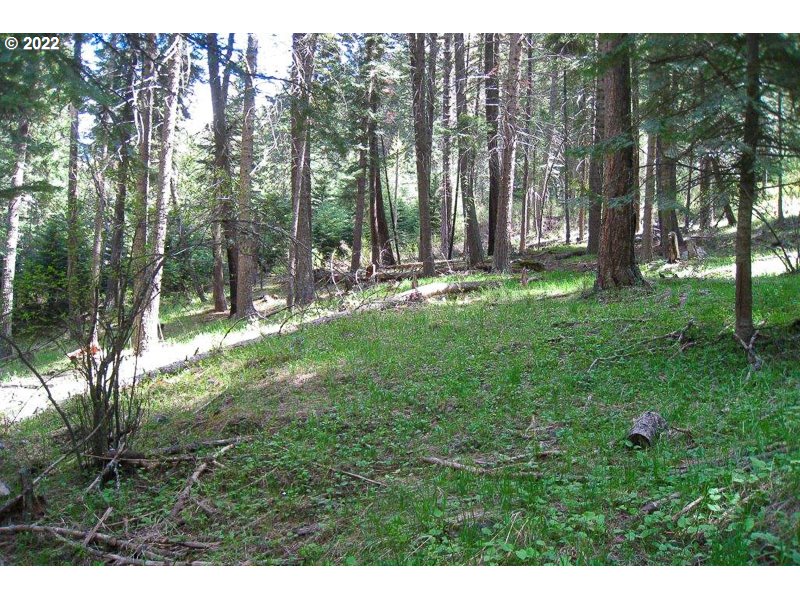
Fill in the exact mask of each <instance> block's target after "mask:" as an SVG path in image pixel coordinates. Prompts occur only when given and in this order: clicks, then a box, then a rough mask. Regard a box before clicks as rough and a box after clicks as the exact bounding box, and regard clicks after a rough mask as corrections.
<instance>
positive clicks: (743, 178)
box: [736, 33, 761, 344]
mask: <svg viewBox="0 0 800 600" xmlns="http://www.w3.org/2000/svg"><path fill="white" fill-rule="evenodd" d="M746 40H747V104H746V108H745V111H744V137H743V140H742V141H743V142H744V145H743V148H742V155H741V158H740V159H739V220H738V221H739V224H738V226H737V228H736V335H737V336H738V337H739V339H740V340H741V341H742V342H744V343H745V344H748V343H750V340H751V338H752V336H753V331H754V329H753V282H752V278H751V243H752V240H751V236H752V218H753V202H754V201H755V198H756V170H755V167H756V149H757V147H758V140H759V136H760V128H759V122H758V111H759V107H758V105H759V104H760V103H761V91H760V89H759V84H758V78H759V71H760V65H759V42H760V34H757V33H748V34H747V36H746Z"/></svg>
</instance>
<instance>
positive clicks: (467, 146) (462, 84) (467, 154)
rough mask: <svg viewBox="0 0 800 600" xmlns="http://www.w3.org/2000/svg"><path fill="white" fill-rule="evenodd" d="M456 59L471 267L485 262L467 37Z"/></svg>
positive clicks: (458, 44) (459, 39)
mask: <svg viewBox="0 0 800 600" xmlns="http://www.w3.org/2000/svg"><path fill="white" fill-rule="evenodd" d="M455 57H456V123H457V125H456V128H457V131H458V172H459V176H460V179H461V206H462V209H463V213H464V245H465V248H466V254H467V264H468V265H469V266H470V268H473V267H475V266H476V265H478V264H479V263H481V262H483V244H482V243H481V234H480V229H479V227H478V214H477V212H476V210H475V197H474V189H473V186H472V182H473V179H472V177H471V172H472V169H473V165H474V163H475V146H474V141H473V140H472V139H471V138H470V123H469V113H468V109H467V68H466V47H465V44H464V34H463V33H456V34H455Z"/></svg>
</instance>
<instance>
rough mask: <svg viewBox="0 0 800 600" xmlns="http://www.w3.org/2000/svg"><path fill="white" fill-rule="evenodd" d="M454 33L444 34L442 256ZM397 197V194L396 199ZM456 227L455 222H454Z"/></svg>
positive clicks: (449, 201)
mask: <svg viewBox="0 0 800 600" xmlns="http://www.w3.org/2000/svg"><path fill="white" fill-rule="evenodd" d="M452 45H453V34H452V33H446V34H445V35H444V56H443V61H442V205H441V212H442V218H441V226H440V228H439V233H440V235H441V237H442V240H441V250H442V256H445V257H446V256H447V252H448V247H449V244H450V231H451V224H450V213H451V212H452V210H453V190H452V181H451V179H450V128H451V127H452V126H453V124H452V121H451V118H450V92H451V90H450V73H451V71H452V70H453V52H452ZM396 199H397V197H396V196H395V200H396ZM452 227H455V223H453V224H452Z"/></svg>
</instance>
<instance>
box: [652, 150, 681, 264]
mask: <svg viewBox="0 0 800 600" xmlns="http://www.w3.org/2000/svg"><path fill="white" fill-rule="evenodd" d="M656 184H657V186H658V217H659V222H660V224H661V231H660V233H661V251H662V253H663V254H664V255H665V256H666V254H667V249H668V248H669V233H670V232H675V235H676V236H677V237H678V243H679V244H680V245H683V234H682V233H681V228H680V226H679V225H678V214H677V212H676V211H675V207H676V206H677V203H678V197H677V195H678V161H677V159H676V158H675V150H674V147H673V146H672V144H671V143H667V142H666V141H665V140H664V137H663V136H661V135H659V136H658V138H657V139H656Z"/></svg>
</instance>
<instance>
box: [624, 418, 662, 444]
mask: <svg viewBox="0 0 800 600" xmlns="http://www.w3.org/2000/svg"><path fill="white" fill-rule="evenodd" d="M666 428H667V421H666V420H665V419H664V417H662V416H661V415H660V414H658V413H657V412H653V411H647V412H645V413H642V414H641V415H639V417H637V418H636V420H635V421H634V422H633V427H631V429H630V431H629V432H628V441H630V442H631V443H632V444H633V445H634V446H639V447H641V448H649V447H650V446H652V445H653V444H655V442H656V440H658V436H659V435H661V432H662V431H664V430H665V429H666Z"/></svg>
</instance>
